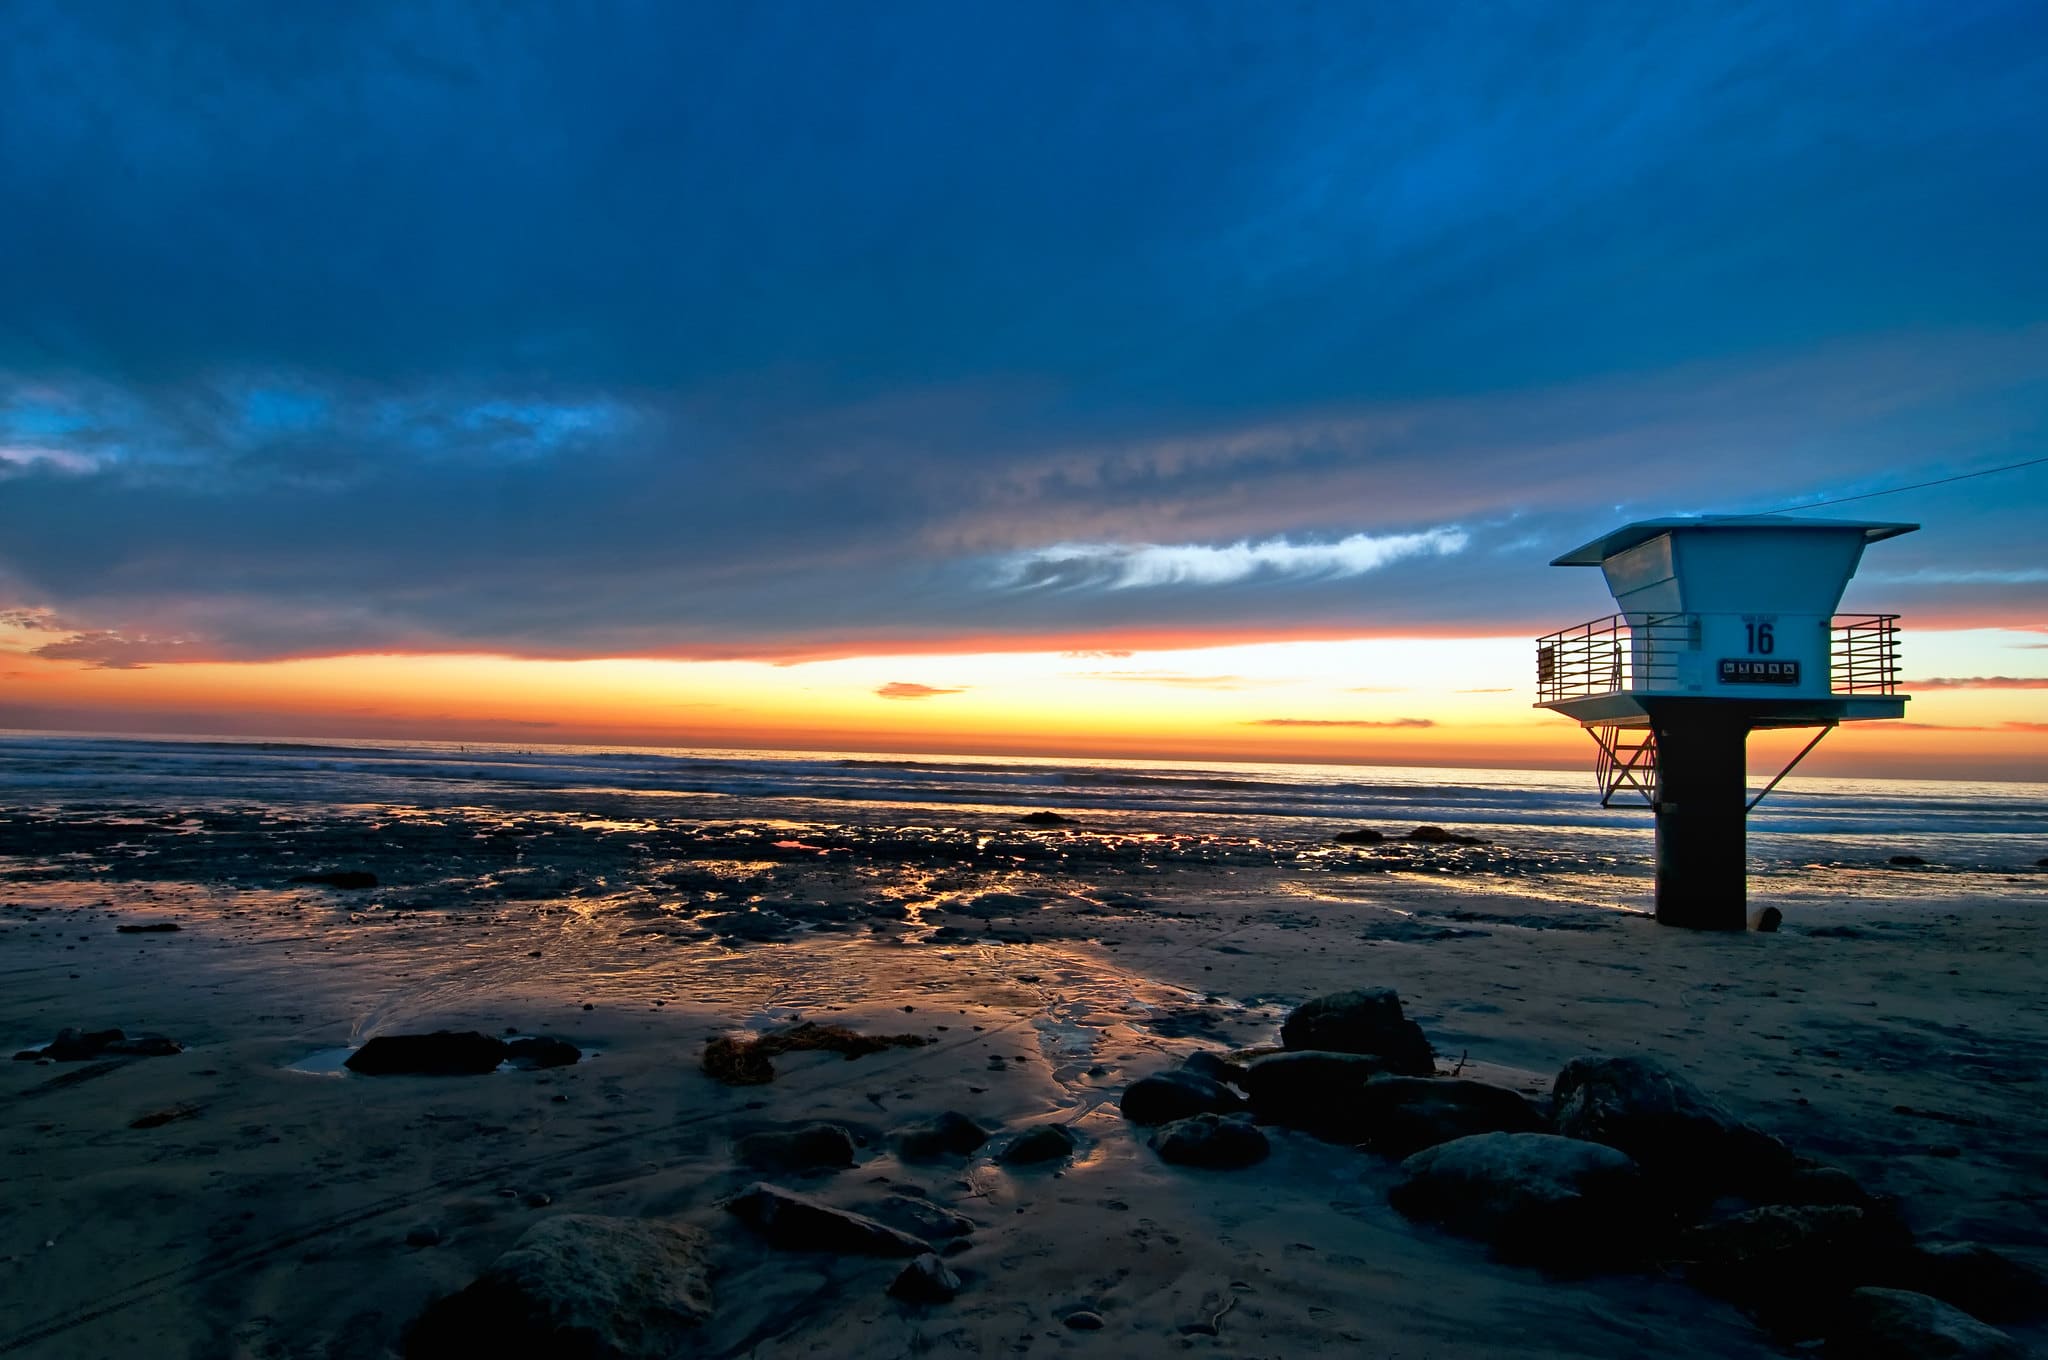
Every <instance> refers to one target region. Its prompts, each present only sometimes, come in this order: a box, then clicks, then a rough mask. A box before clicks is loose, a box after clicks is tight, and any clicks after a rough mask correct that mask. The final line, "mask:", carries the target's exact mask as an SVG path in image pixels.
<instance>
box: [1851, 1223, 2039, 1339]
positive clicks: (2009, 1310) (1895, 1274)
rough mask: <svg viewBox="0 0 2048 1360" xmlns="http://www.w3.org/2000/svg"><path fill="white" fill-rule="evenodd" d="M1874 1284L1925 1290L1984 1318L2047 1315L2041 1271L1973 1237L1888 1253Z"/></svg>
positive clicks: (2009, 1319) (2028, 1318)
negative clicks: (1880, 1277) (1889, 1265)
mask: <svg viewBox="0 0 2048 1360" xmlns="http://www.w3.org/2000/svg"><path fill="white" fill-rule="evenodd" d="M1880 1283H1883V1284H1887V1285H1896V1286H1897V1287H1898V1288H1900V1289H1910V1290H1913V1291H1914V1292H1916V1293H1921V1294H1931V1295H1933V1296H1934V1297H1935V1298H1937V1299H1940V1300H1941V1301H1942V1302H1943V1303H1951V1304H1954V1305H1955V1306H1956V1307H1958V1308H1960V1309H1962V1310H1963V1311H1964V1312H1966V1313H1969V1314H1971V1315H1973V1316H1975V1317H1980V1318H1982V1319H1984V1321H1986V1322H2027V1321H2031V1320H2032V1319H2034V1318H2038V1317H2041V1316H2043V1315H2044V1314H2048V1279H2044V1278H2043V1277H2042V1275H2041V1272H2039V1271H2037V1270H2034V1269H2032V1268H2030V1267H2028V1266H2026V1265H2024V1264H2022V1263H2020V1262H2018V1261H2015V1260H2013V1259H2012V1258H2011V1257H2010V1256H2006V1255H2004V1254H2002V1253H2000V1252H1996V1251H1993V1250H1992V1249H1991V1248H1990V1247H1986V1246H1981V1245H1979V1244H1978V1243H1975V1242H1916V1243H1914V1244H1913V1245H1912V1246H1911V1247H1909V1248H1907V1249H1906V1250H1904V1251H1902V1252H1900V1253H1899V1254H1898V1255H1897V1256H1896V1257H1894V1258H1893V1265H1892V1269H1891V1270H1890V1271H1889V1272H1888V1273H1887V1274H1886V1276H1885V1278H1884V1279H1883V1280H1882V1281H1880Z"/></svg>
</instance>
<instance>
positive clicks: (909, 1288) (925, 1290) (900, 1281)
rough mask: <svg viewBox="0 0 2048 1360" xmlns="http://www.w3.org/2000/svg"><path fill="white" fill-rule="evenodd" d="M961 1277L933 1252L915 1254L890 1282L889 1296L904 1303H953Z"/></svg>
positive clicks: (958, 1289)
mask: <svg viewBox="0 0 2048 1360" xmlns="http://www.w3.org/2000/svg"><path fill="white" fill-rule="evenodd" d="M959 1292H960V1277H959V1276H958V1275H955V1274H954V1273H953V1272H952V1271H951V1270H949V1269H947V1268H946V1263H945V1262H944V1261H941V1260H940V1259H939V1258H938V1257H937V1256H936V1255H934V1254H933V1253H931V1252H926V1253H925V1254H924V1255H922V1256H919V1257H916V1258H915V1259H913V1260H912V1261H911V1263H910V1264H909V1265H907V1266H905V1267H903V1271H902V1273H901V1274H899V1275H898V1276H897V1277H896V1278H895V1280H893V1281H892V1282H891V1283H890V1285H889V1297H890V1298H893V1299H901V1300H903V1301H904V1302H905V1303H951V1302H952V1301H953V1296H954V1295H955V1294H958V1293H959Z"/></svg>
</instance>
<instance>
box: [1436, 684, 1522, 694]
mask: <svg viewBox="0 0 2048 1360" xmlns="http://www.w3.org/2000/svg"><path fill="white" fill-rule="evenodd" d="M1514 692H1515V687H1514V686H1513V685H1491V686H1488V687H1486V688H1484V689H1458V690H1452V691H1451V693H1453V694H1513V693H1514Z"/></svg>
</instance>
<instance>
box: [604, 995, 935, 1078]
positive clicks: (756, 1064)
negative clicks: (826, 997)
mask: <svg viewBox="0 0 2048 1360" xmlns="http://www.w3.org/2000/svg"><path fill="white" fill-rule="evenodd" d="M583 1009H585V1010H589V1009H590V1007H588V1006H585V1007H584V1008H583ZM930 1042H931V1041H930V1040H929V1039H926V1038H925V1037H924V1036H923V1035H921V1034H860V1033H856V1032H855V1031H853V1030H850V1029H848V1028H846V1027H845V1026H844V1025H820V1024H814V1023H813V1022H811V1021H809V1020H806V1021H804V1022H803V1023H802V1024H800V1025H791V1026H790V1027H789V1028H787V1029H778V1030H770V1031H769V1032H768V1033H766V1034H755V1035H748V1036H745V1037H735V1036H724V1037H721V1038H717V1039H713V1040H712V1041H711V1042H710V1043H708V1044H706V1045H705V1046H704V1060H703V1062H704V1072H705V1075H706V1076H709V1077H711V1078H713V1079H714V1080H717V1081H721V1082H724V1083H725V1084H726V1085H727V1086H759V1085H761V1084H763V1083H765V1082H770V1081H773V1080H775V1064H774V1063H772V1062H770V1061H769V1059H771V1058H774V1057H776V1056H778V1055H780V1054H783V1053H807V1052H812V1051H823V1052H827V1053H837V1054H839V1055H840V1056H841V1057H843V1058H845V1059H846V1060H847V1061H848V1062H852V1061H853V1060H854V1059H855V1058H862V1057H866V1056H867V1055H868V1054H870V1053H881V1052H884V1051H886V1050H888V1049H891V1048H922V1047H923V1046H924V1045H925V1044H927V1043H930Z"/></svg>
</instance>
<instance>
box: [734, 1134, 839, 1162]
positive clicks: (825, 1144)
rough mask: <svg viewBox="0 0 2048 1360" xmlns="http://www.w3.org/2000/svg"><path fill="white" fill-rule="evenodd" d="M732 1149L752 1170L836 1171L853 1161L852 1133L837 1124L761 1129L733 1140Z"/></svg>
mask: <svg viewBox="0 0 2048 1360" xmlns="http://www.w3.org/2000/svg"><path fill="white" fill-rule="evenodd" d="M733 1152H734V1153H735V1154H736V1155H737V1156H738V1157H739V1159H740V1161H741V1162H743V1163H745V1164H746V1165H748V1166H750V1167H752V1168H754V1170H756V1171H836V1170H838V1169H840V1168H841V1167H848V1166H852V1165H853V1163H854V1160H855V1154H854V1150H853V1135H852V1134H850V1133H848V1132H847V1131H846V1130H845V1129H843V1128H841V1127H839V1125H837V1124H805V1125H803V1126H801V1127H799V1128H794V1129H763V1130H761V1131H760V1132H758V1133H750V1134H747V1135H746V1136H745V1137H743V1138H741V1139H740V1140H739V1141H738V1142H736V1143H734V1144H733Z"/></svg>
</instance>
